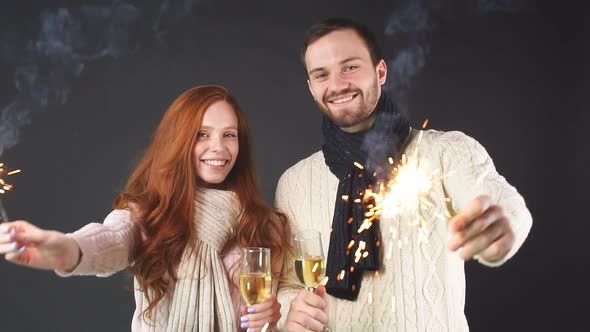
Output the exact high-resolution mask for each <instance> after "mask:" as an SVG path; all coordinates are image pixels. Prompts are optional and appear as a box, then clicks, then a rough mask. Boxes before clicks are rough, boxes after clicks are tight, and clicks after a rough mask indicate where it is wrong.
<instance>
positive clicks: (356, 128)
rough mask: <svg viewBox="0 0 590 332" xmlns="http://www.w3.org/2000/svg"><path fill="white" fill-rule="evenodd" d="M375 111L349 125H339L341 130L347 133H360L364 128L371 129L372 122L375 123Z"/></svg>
mask: <svg viewBox="0 0 590 332" xmlns="http://www.w3.org/2000/svg"><path fill="white" fill-rule="evenodd" d="M376 113H377V112H375V111H373V112H372V113H371V115H369V117H368V118H366V119H364V120H363V121H361V122H359V123H357V124H355V125H353V126H350V127H339V128H340V129H341V130H342V131H345V132H347V133H349V134H354V133H360V132H363V131H366V130H369V129H371V127H373V124H374V123H375V118H376V117H377V114H376Z"/></svg>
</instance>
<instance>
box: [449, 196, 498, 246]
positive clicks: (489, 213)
mask: <svg viewBox="0 0 590 332" xmlns="http://www.w3.org/2000/svg"><path fill="white" fill-rule="evenodd" d="M502 217H503V212H502V208H500V207H499V206H497V205H495V206H491V207H490V208H489V209H487V210H486V211H485V212H484V213H483V214H482V215H481V216H479V217H477V219H476V220H474V221H473V222H471V223H469V224H467V226H466V227H464V228H463V229H462V230H460V231H457V232H454V233H453V235H452V237H451V239H450V240H449V243H448V246H449V249H450V250H453V251H455V250H457V249H459V248H460V247H461V246H463V244H464V243H466V242H467V241H469V240H471V239H472V238H474V237H476V236H477V235H479V234H480V233H482V232H483V231H484V230H486V229H487V228H488V226H490V225H491V224H492V223H494V222H495V221H497V220H499V219H501V218H502Z"/></svg>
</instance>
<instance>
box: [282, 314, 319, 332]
mask: <svg viewBox="0 0 590 332" xmlns="http://www.w3.org/2000/svg"><path fill="white" fill-rule="evenodd" d="M287 326H288V327H289V328H288V330H289V331H322V330H323V329H324V324H323V323H322V322H319V321H317V320H315V319H313V318H312V317H311V316H309V315H308V314H307V313H306V312H304V311H294V312H290V313H289V324H288V325H287Z"/></svg>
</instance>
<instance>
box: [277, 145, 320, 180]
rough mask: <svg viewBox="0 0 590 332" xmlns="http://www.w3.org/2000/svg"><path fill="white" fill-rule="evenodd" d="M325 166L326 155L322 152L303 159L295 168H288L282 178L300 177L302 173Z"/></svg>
mask: <svg viewBox="0 0 590 332" xmlns="http://www.w3.org/2000/svg"><path fill="white" fill-rule="evenodd" d="M323 165H325V159H324V153H323V152H322V151H321V150H320V151H317V152H315V153H313V154H311V155H310V156H309V157H307V158H304V159H301V160H300V161H298V162H297V163H295V164H294V165H293V166H291V167H289V168H287V170H286V171H285V172H283V175H282V176H281V177H290V176H298V175H299V174H301V173H302V172H306V171H309V170H311V169H313V168H317V167H319V166H323Z"/></svg>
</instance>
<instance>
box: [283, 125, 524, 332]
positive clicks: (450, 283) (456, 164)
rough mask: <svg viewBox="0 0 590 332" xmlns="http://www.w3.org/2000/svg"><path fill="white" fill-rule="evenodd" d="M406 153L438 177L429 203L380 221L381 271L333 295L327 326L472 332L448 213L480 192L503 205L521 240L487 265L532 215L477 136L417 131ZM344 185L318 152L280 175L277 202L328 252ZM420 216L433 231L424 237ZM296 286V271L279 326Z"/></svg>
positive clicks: (285, 289)
mask: <svg viewBox="0 0 590 332" xmlns="http://www.w3.org/2000/svg"><path fill="white" fill-rule="evenodd" d="M404 153H405V154H406V156H407V157H408V160H410V158H413V159H419V160H420V167H421V169H423V170H424V171H425V172H426V173H427V174H432V175H433V176H432V187H431V188H430V190H429V191H428V193H427V198H428V201H429V202H430V204H429V205H425V206H422V207H420V208H416V209H404V210H402V211H401V212H400V213H398V214H396V215H395V216H389V217H387V218H385V217H382V218H381V221H380V229H381V240H382V244H381V250H382V255H381V257H382V264H381V268H380V270H379V271H378V272H365V274H364V275H363V283H362V288H361V290H360V294H359V297H358V299H357V300H356V301H348V300H342V299H338V298H335V297H332V296H328V298H329V301H328V303H329V304H328V307H329V324H328V326H329V327H330V328H332V330H333V331H384V332H385V331H400V332H401V331H405V332H409V331H454V332H461V331H468V330H469V327H468V324H467V319H466V317H465V314H464V307H465V272H464V261H463V260H462V259H461V258H460V257H459V255H458V254H457V253H456V252H451V251H450V250H449V249H448V248H447V241H448V239H449V236H450V233H449V229H448V220H449V218H448V215H453V214H454V213H456V212H458V211H460V210H461V209H462V208H463V207H464V206H466V204H467V203H468V202H470V201H471V200H472V199H474V198H475V197H477V196H479V195H488V196H490V197H491V199H492V201H493V202H494V203H495V204H498V205H499V206H500V207H502V209H503V210H504V212H505V213H506V214H507V215H508V216H509V219H510V222H511V226H512V229H513V231H514V234H515V238H516V241H515V244H514V246H513V248H512V249H511V251H510V252H509V253H508V254H507V255H506V256H505V257H504V258H503V259H501V260H500V261H496V262H487V261H484V260H482V259H479V258H478V260H479V262H480V263H482V264H484V265H488V266H499V265H501V264H503V263H504V262H505V261H506V260H508V259H510V258H511V257H512V256H513V255H514V254H515V253H516V251H517V250H518V249H519V247H520V246H521V245H522V243H523V241H524V240H525V238H526V236H527V234H528V232H529V230H530V227H531V224H532V218H531V215H530V213H529V211H528V210H527V208H526V205H525V202H524V200H523V198H522V197H521V196H520V195H519V193H518V192H517V191H516V189H515V188H514V187H512V186H511V185H509V184H508V183H507V182H506V180H505V179H504V178H503V177H502V176H500V175H499V174H498V173H497V171H496V169H495V167H494V164H493V162H492V159H491V158H490V157H489V155H488V153H487V152H486V151H485V149H484V148H483V147H482V146H481V145H480V144H479V143H478V142H477V141H476V140H474V139H473V138H471V137H468V136H466V135H465V134H463V133H460V132H439V131H434V130H427V131H419V130H412V131H411V133H410V135H409V137H408V143H407V145H406V148H405V150H404ZM337 187H338V179H337V178H336V177H335V176H334V175H333V174H332V173H331V172H330V170H329V169H328V167H327V166H326V164H325V160H324V156H323V154H322V152H321V151H319V152H316V153H314V154H312V155H311V156H310V157H308V158H306V159H303V160H301V161H300V162H298V163H297V164H295V165H294V166H292V167H291V168H289V169H288V170H287V171H286V172H285V173H284V174H283V175H282V176H281V178H280V180H279V183H278V186H277V191H276V196H275V197H276V206H277V207H278V208H279V209H280V210H282V211H283V212H285V213H286V214H287V215H288V216H289V218H290V220H291V222H292V224H293V230H294V231H298V230H304V229H315V230H317V231H319V232H321V234H322V240H323V243H322V244H323V246H324V254H327V252H328V241H329V239H330V228H331V226H332V225H331V223H332V218H333V214H334V204H335V200H336V199H339V198H338V197H336V192H337ZM349 199H353V198H349ZM419 220H422V221H423V224H424V226H425V228H424V230H425V231H426V232H425V234H426V236H425V238H422V239H421V238H420V236H419V232H418V227H417V223H418V221H419ZM343 250H346V248H343ZM328 277H330V278H333V277H336V276H328ZM296 284H297V281H296V279H295V277H294V276H293V274H291V283H290V284H285V285H284V287H281V289H280V290H279V294H278V298H279V302H280V303H281V305H282V308H281V311H282V321H281V322H280V324H279V326H282V324H284V320H285V318H286V316H287V313H288V311H289V305H290V303H291V301H292V300H293V298H294V297H295V295H296V294H297V292H298V291H299V290H300V288H297V287H296V286H294V285H296Z"/></svg>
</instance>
